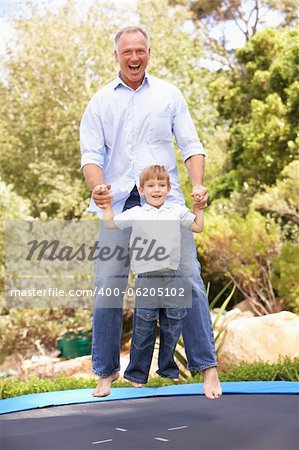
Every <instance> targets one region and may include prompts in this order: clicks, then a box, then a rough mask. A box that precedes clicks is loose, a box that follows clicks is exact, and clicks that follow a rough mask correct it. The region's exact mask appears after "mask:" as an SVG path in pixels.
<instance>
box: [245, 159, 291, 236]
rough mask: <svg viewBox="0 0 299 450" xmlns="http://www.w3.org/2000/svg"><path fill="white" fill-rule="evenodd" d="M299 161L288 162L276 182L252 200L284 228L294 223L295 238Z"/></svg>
mask: <svg viewBox="0 0 299 450" xmlns="http://www.w3.org/2000/svg"><path fill="white" fill-rule="evenodd" d="M298 174H299V161H293V162H291V163H290V164H288V165H287V166H286V167H285V168H284V169H283V171H282V172H281V173H280V175H279V177H278V179H277V181H276V184H275V185H274V186H271V187H267V188H266V189H265V191H264V192H261V193H258V194H256V195H255V197H254V198H253V200H252V203H251V206H252V208H254V209H255V210H257V211H259V212H261V213H262V214H264V215H266V214H270V215H271V217H274V218H275V219H276V221H278V223H280V225H281V226H282V230H283V229H284V225H287V224H290V222H291V223H292V224H293V230H294V231H293V235H291V236H290V237H291V238H293V239H292V240H295V237H296V235H295V232H296V229H297V227H296V225H298V224H299V211H298V198H299V179H298Z"/></svg>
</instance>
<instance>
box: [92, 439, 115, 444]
mask: <svg viewBox="0 0 299 450" xmlns="http://www.w3.org/2000/svg"><path fill="white" fill-rule="evenodd" d="M112 441H113V439H105V441H96V442H93V443H92V444H93V445H94V444H106V442H112Z"/></svg>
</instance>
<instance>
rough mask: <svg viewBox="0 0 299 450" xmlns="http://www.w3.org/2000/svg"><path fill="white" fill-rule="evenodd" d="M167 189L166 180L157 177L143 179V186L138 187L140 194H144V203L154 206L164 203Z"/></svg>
mask: <svg viewBox="0 0 299 450" xmlns="http://www.w3.org/2000/svg"><path fill="white" fill-rule="evenodd" d="M169 191H170V187H169V186H168V184H167V180H158V179H157V178H154V179H152V180H147V181H145V183H144V186H143V187H140V188H139V192H140V194H143V195H144V196H145V199H146V203H148V204H149V205H151V206H154V207H155V208H160V206H162V205H163V204H164V202H165V198H166V196H167V194H168V193H169Z"/></svg>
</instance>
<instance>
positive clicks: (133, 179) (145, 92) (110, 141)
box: [80, 73, 205, 216]
mask: <svg viewBox="0 0 299 450" xmlns="http://www.w3.org/2000/svg"><path fill="white" fill-rule="evenodd" d="M173 137H174V138H175V140H176V143H177V145H178V147H179V149H180V150H181V153H182V157H183V160H184V161H186V159H187V158H189V157H190V156H193V155H205V151H204V149H203V146H202V144H201V142H200V141H199V139H198V136H197V133H196V130H195V126H194V124H193V121H192V119H191V116H190V112H189V109H188V106H187V103H186V101H185V99H184V97H183V95H182V93H181V91H180V90H179V89H178V88H177V87H176V86H174V85H172V84H170V83H168V82H166V81H164V80H160V79H159V78H156V77H154V76H150V75H148V74H147V73H146V74H145V78H144V80H143V82H142V84H141V85H140V86H139V87H138V89H136V90H133V89H131V88H130V87H129V86H127V85H126V84H125V83H124V82H123V81H122V80H121V79H120V78H119V76H117V77H116V79H115V80H113V81H112V82H111V83H109V84H108V85H106V86H105V87H104V88H102V89H100V90H99V91H98V92H97V93H96V94H95V95H94V96H93V97H92V98H91V100H90V101H89V103H88V105H87V108H86V110H85V112H84V114H83V117H82V121H81V125H80V145H81V153H82V159H81V168H82V167H83V166H84V165H86V164H89V163H92V164H96V165H97V166H99V167H101V168H102V169H103V171H104V183H105V184H107V183H111V185H112V187H111V193H112V195H113V201H112V207H113V210H114V212H115V214H119V213H120V212H122V210H123V207H124V204H125V202H126V200H127V198H128V197H129V195H130V192H131V190H132V189H133V187H134V185H135V184H136V185H137V186H139V175H140V173H141V172H142V170H143V169H144V168H145V167H147V166H150V165H152V164H159V165H164V167H165V168H166V170H167V171H168V172H169V175H170V182H171V191H170V193H169V195H168V196H167V202H176V203H181V204H184V202H185V200H184V196H183V194H182V191H181V188H180V185H179V180H178V170H177V165H176V159H175V151H174V146H173ZM88 210H89V212H92V213H98V214H99V215H100V216H101V209H100V208H98V207H97V206H96V205H95V203H94V201H93V199H91V201H90V205H89V209H88Z"/></svg>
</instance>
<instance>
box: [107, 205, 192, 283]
mask: <svg viewBox="0 0 299 450" xmlns="http://www.w3.org/2000/svg"><path fill="white" fill-rule="evenodd" d="M195 217H196V216H195V215H194V214H193V213H191V212H190V210H189V209H188V208H187V207H186V206H183V205H179V204H173V203H169V204H167V203H164V205H162V206H161V207H160V208H155V207H154V206H150V205H148V204H147V203H146V204H145V205H143V206H135V207H134V208H131V209H128V210H126V211H124V212H122V213H121V214H117V215H116V216H114V219H113V221H114V224H115V226H116V227H117V228H119V229H121V230H124V229H125V228H128V227H132V234H131V238H130V253H131V269H132V272H133V273H135V274H139V273H144V272H152V271H158V270H165V269H172V270H177V269H178V267H179V263H180V245H181V234H180V226H181V225H182V226H184V227H186V228H189V229H191V225H192V223H193V222H194V219H195Z"/></svg>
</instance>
